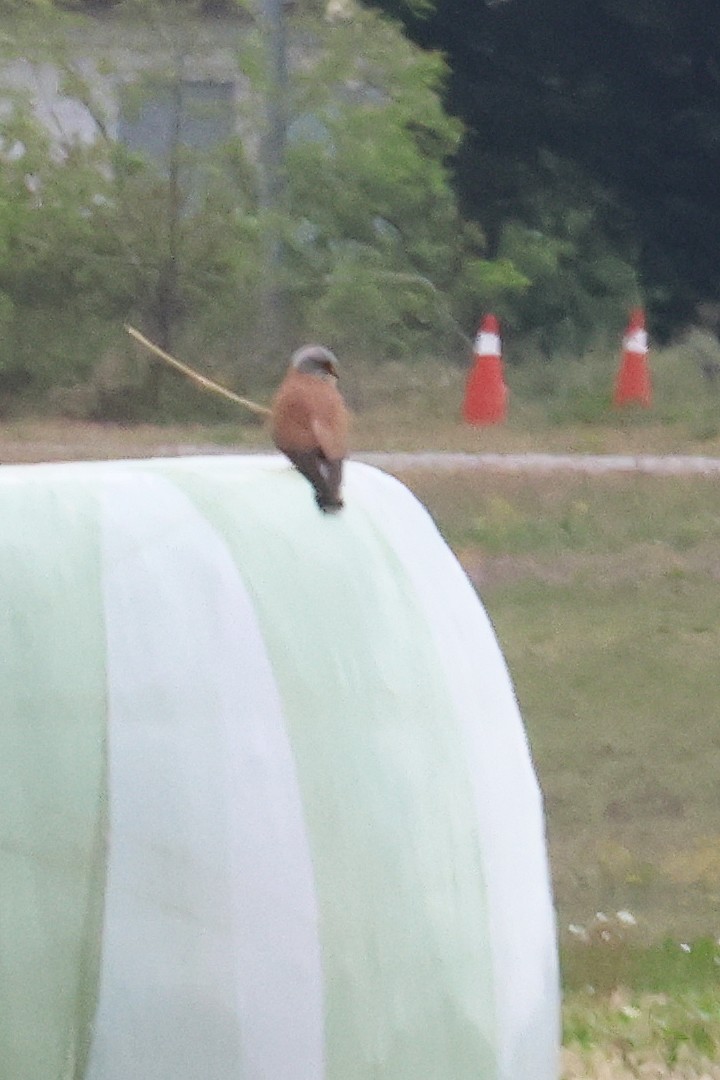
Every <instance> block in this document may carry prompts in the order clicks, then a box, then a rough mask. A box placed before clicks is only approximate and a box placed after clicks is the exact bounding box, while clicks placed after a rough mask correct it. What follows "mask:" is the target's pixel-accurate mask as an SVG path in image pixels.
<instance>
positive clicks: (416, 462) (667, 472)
mask: <svg viewBox="0 0 720 1080" xmlns="http://www.w3.org/2000/svg"><path fill="white" fill-rule="evenodd" d="M354 457H355V458H357V459H358V460H360V461H367V462H368V463H369V464H372V465H377V466H379V467H380V468H384V469H389V470H393V471H395V470H397V471H398V472H404V471H408V472H409V471H411V470H415V469H432V470H433V471H435V472H438V471H440V470H443V469H446V470H448V471H449V472H463V471H468V470H482V469H486V470H488V471H490V472H575V473H584V474H598V473H633V472H641V473H643V472H644V473H653V474H654V475H657V476H691V475H701V476H707V475H711V474H713V473H720V458H711V457H690V456H688V455H680V454H669V455H662V456H661V455H653V454H639V455H620V454H456V453H442V452H432V451H430V452H425V453H358V454H355V455H354Z"/></svg>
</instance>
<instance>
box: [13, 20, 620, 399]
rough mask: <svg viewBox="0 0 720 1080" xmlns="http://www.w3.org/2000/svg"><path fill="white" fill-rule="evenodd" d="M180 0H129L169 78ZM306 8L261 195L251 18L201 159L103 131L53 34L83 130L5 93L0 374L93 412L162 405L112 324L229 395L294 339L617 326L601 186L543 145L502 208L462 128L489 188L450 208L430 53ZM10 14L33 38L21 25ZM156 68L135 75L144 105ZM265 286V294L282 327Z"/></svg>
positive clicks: (566, 336)
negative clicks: (165, 61)
mask: <svg viewBox="0 0 720 1080" xmlns="http://www.w3.org/2000/svg"><path fill="white" fill-rule="evenodd" d="M510 3H511V0H508V5H509V4H510ZM76 6H79V5H76ZM186 6H188V5H184V4H181V3H178V4H174V5H173V4H167V5H165V8H164V9H163V10H161V11H159V10H158V9H157V8H155V9H153V12H152V13H150V12H149V9H148V8H147V7H145V6H143V9H142V12H141V14H140V16H139V17H140V18H143V19H145V20H146V25H147V28H148V36H149V37H150V39H151V40H153V35H154V36H155V38H154V39H156V40H157V42H158V43H159V44H160V43H161V44H162V45H163V48H166V51H168V50H169V53H168V54H169V55H170V56H171V61H172V62H171V63H170V67H169V69H168V71H166V72H165V73H164V75H165V78H166V80H167V82H168V85H171V86H172V85H173V84H174V85H175V86H176V88H177V89H178V92H179V91H180V90H181V84H180V82H179V75H178V72H179V71H180V70H181V67H182V65H179V64H178V63H177V61H178V58H179V57H182V55H183V54H184V53H188V54H192V51H193V48H194V42H195V37H196V27H195V24H193V22H192V19H190V21H188V19H189V18H190V17H189V16H188V15H187V14H186V13H183V17H182V18H180V19H178V18H177V10H176V9H177V8H184V7H186ZM318 6H319V5H316V4H314V3H312V2H308V3H307V4H305V5H303V4H299V5H296V7H295V9H294V14H293V15H292V24H291V31H292V40H293V41H294V42H297V43H299V44H298V45H297V47H296V49H295V50H294V52H293V56H294V57H295V60H294V63H293V65H292V67H291V79H290V83H289V86H288V88H287V95H286V99H285V100H284V101H283V108H284V110H285V111H286V118H287V122H288V128H287V130H288V144H287V150H286V154H285V171H284V182H283V184H282V185H280V187H279V188H278V190H279V191H280V192H281V197H280V198H278V199H275V200H273V201H271V202H268V200H267V198H265V197H264V193H266V191H267V176H265V177H263V173H262V168H261V164H262V161H261V157H260V158H258V155H257V154H255V153H254V152H251V149H249V148H252V147H253V146H254V145H256V144H257V143H258V142H259V143H262V136H263V125H264V123H265V119H266V115H267V114H266V109H265V108H264V101H265V100H266V98H267V94H268V85H267V65H266V64H265V62H264V59H263V58H264V55H265V51H266V47H267V40H266V37H265V36H264V33H263V30H264V28H263V23H262V20H259V21H256V22H255V23H252V22H248V23H247V26H246V28H245V31H244V33H243V34H242V42H243V44H242V48H241V51H240V54H239V55H238V61H237V62H238V68H239V70H240V71H242V72H243V74H244V76H245V77H246V79H247V80H248V81H249V87H250V89H249V92H248V93H247V94H246V95H245V98H244V103H243V106H242V107H243V109H244V116H243V124H242V131H243V138H242V139H241V138H240V137H239V136H232V137H231V138H229V139H228V140H227V141H226V142H225V143H224V144H223V145H221V146H217V147H215V148H214V149H213V150H212V151H205V152H203V154H202V155H201V156H200V157H199V155H198V152H197V150H193V149H191V148H190V147H188V146H187V145H186V143H185V140H184V138H183V129H182V124H181V123H178V125H177V127H176V129H175V133H174V135H175V137H174V138H173V139H171V141H170V143H169V145H168V148H167V152H166V156H165V159H164V160H160V161H155V162H153V161H151V160H149V159H148V158H146V157H144V156H143V155H141V154H136V153H131V152H130V151H129V150H128V149H127V147H125V146H123V145H122V144H121V143H118V142H116V141H114V140H113V139H111V138H109V137H108V135H107V132H108V124H107V122H106V118H105V117H104V115H103V109H102V104H101V97H102V95H98V94H97V86H95V85H93V83H92V81H90V82H88V80H87V79H86V78H81V77H80V73H79V70H78V68H77V66H76V64H75V62H74V58H73V51H72V49H71V50H70V51H67V50H66V51H65V53H64V55H62V56H61V55H60V53H59V51H58V49H57V47H55V48H53V49H52V50H51V52H52V57H51V58H52V62H53V63H54V64H56V65H59V66H60V67H61V69H62V70H63V72H64V75H65V86H66V90H67V92H68V93H70V94H72V96H73V97H75V98H76V99H78V98H79V99H80V100H84V101H85V102H86V104H87V106H88V108H89V110H90V113H91V114H92V115H93V117H94V118H95V124H96V132H95V134H96V138H95V139H94V141H93V142H83V141H79V140H76V139H72V140H67V141H65V142H64V144H59V143H58V140H57V133H56V134H55V135H51V134H50V133H49V132H48V131H47V130H46V129H45V128H44V127H43V126H42V125H41V124H40V123H39V122H38V121H37V120H36V119H35V118H34V115H33V111H32V108H31V103H30V102H29V101H25V100H23V98H22V96H21V95H17V96H16V98H15V100H14V102H13V108H12V109H9V108H6V109H5V110H4V111H3V112H2V113H0V152H1V153H2V158H3V167H2V171H1V172H0V342H1V345H0V390H1V389H3V388H4V389H5V391H6V393H7V392H9V391H12V390H17V389H19V388H21V387H23V386H27V387H29V388H30V389H31V390H32V392H33V393H34V394H36V393H37V391H38V390H50V389H52V388H53V387H58V386H60V387H62V386H73V385H83V384H86V383H87V382H88V380H90V381H92V383H93V386H94V394H93V396H92V398H91V401H90V405H89V406H88V407H91V408H94V409H96V410H99V411H100V412H104V413H106V414H107V413H108V412H112V411H113V410H117V409H118V408H122V409H128V408H136V407H140V408H142V409H143V410H148V409H150V410H152V409H154V408H157V404H158V385H157V382H156V379H155V378H153V377H152V376H150V377H146V376H145V375H144V374H143V373H142V372H136V371H134V370H133V369H132V365H131V364H130V363H129V359H130V357H131V356H132V355H133V353H132V349H128V348H127V347H126V346H125V345H122V344H121V342H122V340H123V335H122V329H121V328H122V324H123V322H124V321H132V322H135V323H136V324H138V325H140V326H141V327H142V328H143V329H144V330H145V331H146V332H148V333H150V334H151V335H152V336H154V337H155V338H157V339H158V340H159V341H160V342H161V343H162V344H164V345H165V346H166V347H169V348H175V349H177V350H178V351H180V352H182V353H183V355H184V356H186V357H187V358H188V359H190V360H193V359H197V358H199V357H201V356H202V357H203V362H204V363H206V364H211V365H214V366H215V369H216V374H218V375H221V376H222V377H224V378H227V379H229V381H230V382H232V383H233V384H234V385H236V386H239V387H241V388H245V389H249V388H253V387H254V386H257V385H261V384H262V382H263V380H269V379H272V378H275V377H276V374H277V370H278V365H282V364H283V363H284V356H285V355H286V353H285V350H286V348H287V347H289V346H290V345H291V344H296V343H297V342H299V341H301V340H303V339H306V338H308V337H312V338H315V339H322V340H324V341H326V342H328V344H330V345H331V346H333V347H334V348H336V349H338V350H339V351H340V352H341V353H342V354H344V355H350V356H356V357H362V358H365V359H368V360H374V361H381V360H383V359H389V358H392V359H404V360H408V361H409V360H411V359H412V358H413V357H415V356H419V355H436V356H439V357H442V358H450V359H455V360H460V361H463V360H465V359H466V357H467V351H468V340H469V337H470V335H472V332H473V329H474V326H475V323H476V321H477V318H478V316H479V314H480V313H481V312H483V311H485V310H487V309H488V308H492V309H494V310H495V311H496V312H497V313H498V314H499V315H500V316H501V317H502V318H503V319H504V320H505V321H506V323H508V324H509V325H511V326H512V327H514V328H515V329H516V331H517V334H518V335H521V336H523V337H524V340H525V343H526V346H527V343H528V342H532V343H533V346H534V351H535V352H538V353H539V354H541V355H543V356H546V357H548V356H551V355H554V354H555V353H557V352H558V351H563V350H564V351H566V352H568V351H578V350H581V349H582V348H583V347H584V346H585V345H586V344H587V343H588V341H589V340H591V339H592V338H594V337H595V336H597V334H598V333H600V332H602V331H603V330H609V331H612V332H613V333H616V332H617V330H618V329H619V327H620V325H621V324H622V321H623V320H624V317H625V311H626V308H627V306H628V304H630V303H633V302H634V301H635V300H636V298H637V282H636V275H635V263H636V255H637V252H636V250H635V248H634V240H632V239H631V240H626V239H622V241H621V238H622V230H621V229H619V228H618V229H616V230H615V232H616V233H617V235H616V236H614V235H613V227H612V222H613V217H614V215H615V214H616V212H617V206H616V205H615V203H614V202H613V199H612V197H611V196H610V195H609V194H608V192H607V190H606V189H605V188H604V187H603V186H602V185H601V184H600V183H599V182H598V181H596V180H594V179H591V178H590V177H589V176H588V174H587V173H585V172H583V171H582V170H581V169H580V168H579V167H577V166H572V165H570V164H569V163H568V162H567V161H565V160H564V159H562V158H560V157H558V156H557V155H555V154H553V153H551V152H549V151H544V152H543V153H542V154H540V155H538V166H539V168H540V174H539V177H538V174H537V173H534V174H533V175H532V176H531V175H530V174H529V172H528V173H527V174H526V176H525V186H524V188H523V189H522V190H520V189H521V188H522V185H517V184H516V187H515V189H512V187H511V185H510V184H508V186H507V188H506V189H505V190H506V191H507V193H508V198H509V193H510V192H511V190H512V191H513V200H514V201H513V202H512V204H511V203H510V202H508V205H507V206H506V208H505V211H504V212H503V211H502V210H501V209H498V192H499V191H500V190H501V189H503V184H502V176H501V175H500V174H498V175H493V174H492V169H491V168H490V163H491V161H492V160H499V159H498V157H497V147H496V146H494V147H492V148H490V147H489V146H488V148H485V149H483V150H482V151H481V150H480V148H479V147H477V144H476V143H475V144H474V145H475V148H476V150H477V152H478V158H479V160H478V163H477V171H478V175H480V174H483V175H485V186H484V190H486V191H487V192H488V193H494V200H493V199H490V198H489V197H488V203H487V207H486V210H487V213H484V214H483V213H480V212H479V210H480V209H481V207H480V206H479V203H480V202H481V199H480V198H478V201H477V204H473V205H470V204H471V202H472V200H468V198H467V191H466V192H465V195H466V198H465V213H463V210H462V208H461V205H460V203H459V200H458V197H457V195H456V192H455V188H454V184H453V175H452V171H451V166H452V163H453V161H455V159H456V155H457V154H458V152H460V154H461V158H460V160H461V161H462V162H464V163H465V168H466V169H467V154H468V145H470V144H471V143H472V139H473V138H475V134H476V133H475V134H473V133H472V132H471V133H470V143H469V142H468V134H467V129H465V128H464V127H463V125H462V124H461V122H460V121H458V120H457V119H454V118H453V117H452V116H451V115H449V114H448V112H446V111H445V109H444V107H443V100H442V94H443V90H444V87H445V85H446V78H447V69H446V67H445V64H444V63H443V61H442V60H441V59H440V57H439V55H438V54H437V53H435V52H432V51H428V50H421V49H420V48H418V47H417V46H415V45H413V44H411V43H410V42H409V40H407V39H406V38H405V37H404V36H403V34H402V33H401V31H400V29H399V28H398V26H397V25H395V24H392V23H390V22H388V21H387V20H385V19H383V18H381V17H380V16H379V15H378V14H377V13H374V12H372V11H371V10H363V9H360V8H357V7H355V6H354V5H352V3H347V2H346V3H344V4H342V5H339V6H337V5H336V6H337V11H338V14H337V17H335V18H333V19H328V18H327V17H326V12H325V6H324V5H322V6H321V8H320V10H314V8H317V7H318ZM41 7H42V5H40V6H38V7H37V8H36V10H35V13H34V14H33V15H32V17H31V18H30V20H29V21H28V16H27V15H25V17H24V18H23V19H20V20H19V22H18V24H17V25H18V33H17V35H16V37H15V40H14V43H12V44H11V46H10V47H9V48H8V46H7V45H6V51H7V53H8V55H15V56H17V55H25V56H27V57H28V58H29V59H31V60H32V59H37V58H39V57H38V45H37V42H38V41H39V40H40V41H42V40H43V38H45V39H46V40H48V41H49V40H50V38H51V37H52V39H53V41H54V42H56V43H57V42H58V41H59V40H61V39H63V32H64V31H63V29H62V27H61V30H60V32H59V31H58V28H57V27H55V28H54V29H53V32H52V34H51V33H50V32H49V31H48V33H47V34H45V35H43V33H42V32H40V33H38V30H39V28H41V27H42V26H43V25H48V26H50V23H48V24H44V23H43V22H42V20H44V19H47V18H49V15H48V13H47V12H42V11H41ZM425 8H426V14H427V13H428V12H430V11H431V8H430V5H429V4H428V5H425ZM173 10H175V15H174V16H173V17H172V18H171V17H170V13H171V12H172V11H173ZM137 17H138V16H137V15H136V16H135V18H137ZM412 17H413V18H414V15H413V16H412ZM83 18H84V19H85V20H87V19H97V16H89V15H87V14H86V15H84V16H83ZM288 18H290V16H288ZM408 18H409V19H410V15H408ZM123 25H124V24H123V22H122V21H119V22H117V23H113V24H112V26H111V28H110V31H109V32H110V33H113V34H116V33H118V32H122V26H123ZM413 25H422V26H424V27H425V28H427V27H428V25H429V24H428V23H425V22H424V23H422V24H420V23H417V24H413ZM28 26H30V27H31V29H32V31H33V33H32V35H31V37H32V41H33V42H34V44H33V45H29V44H27V42H26V41H25V42H24V41H23V32H24V31H25V30H26V29H27V27H28ZM82 29H83V22H82V21H81V22H80V25H79V33H80V38H79V39H78V37H77V36H76V38H75V40H76V41H77V40H82V36H81V35H82ZM75 33H76V35H77V33H78V30H77V29H75ZM31 50H32V51H31ZM45 59H47V57H45ZM158 74H159V75H162V74H163V72H156V73H155V74H154V81H153V82H151V83H150V84H149V85H148V87H146V89H145V91H144V90H143V87H142V86H140V87H139V95H138V97H137V104H138V105H141V104H142V99H143V93H152V92H153V88H155V89H156V85H157V84H156V80H157V78H158ZM173 81H174V83H173ZM9 100H10V98H9V95H8V99H7V101H9ZM463 155H464V156H463ZM493 155H495V157H494V158H493ZM469 209H470V210H473V213H472V214H471V213H469V212H468V211H469ZM269 251H271V254H273V255H274V257H273V258H272V259H270V261H269V260H268V252H269ZM269 265H270V267H271V269H272V273H273V275H274V278H275V280H273V281H268V266H269ZM269 294H270V295H274V296H275V298H276V299H277V296H278V295H279V296H281V298H282V310H283V311H284V313H285V329H286V331H287V340H282V338H283V335H282V334H278V333H277V326H276V319H277V313H278V307H277V304H276V305H274V306H268V303H267V297H268V295H269ZM270 346H272V348H270ZM278 350H279V351H278ZM525 351H527V348H526V350H525ZM268 353H270V356H268ZM99 356H101V357H103V358H104V361H103V363H102V364H98V357H99ZM258 361H261V362H260V363H259V362H258ZM151 370H152V371H156V370H157V369H155V368H153V369H151ZM132 389H134V390H135V391H136V393H134V394H133V393H130V390H132ZM115 391H120V393H117V392H115Z"/></svg>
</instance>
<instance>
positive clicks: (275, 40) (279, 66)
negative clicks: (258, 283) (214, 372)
mask: <svg viewBox="0 0 720 1080" xmlns="http://www.w3.org/2000/svg"><path fill="white" fill-rule="evenodd" d="M261 3H262V19H263V30H264V37H265V50H266V55H267V80H268V90H267V105H266V130H265V139H264V146H263V162H262V173H263V176H262V199H263V207H264V209H265V210H266V211H267V212H268V215H269V227H268V237H267V249H266V279H265V289H264V298H263V308H264V311H263V316H264V318H263V323H264V325H263V336H264V339H265V342H266V345H267V351H268V353H269V354H276V353H277V351H278V350H280V349H282V348H284V346H285V344H286V340H285V339H286V330H287V327H286V321H287V313H286V304H285V296H284V290H283V288H282V283H281V274H282V265H283V250H282V239H281V233H280V229H279V221H278V218H279V216H280V214H281V213H282V211H283V210H284V209H285V207H286V197H287V181H286V175H285V149H286V144H287V99H288V63H287V34H286V26H285V11H284V0H261Z"/></svg>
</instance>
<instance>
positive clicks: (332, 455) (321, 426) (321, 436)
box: [310, 416, 347, 461]
mask: <svg viewBox="0 0 720 1080" xmlns="http://www.w3.org/2000/svg"><path fill="white" fill-rule="evenodd" d="M338 421H339V422H336V423H333V424H331V423H329V422H328V421H327V420H325V419H322V418H320V417H318V416H314V417H312V419H311V421H310V426H311V428H312V433H313V435H314V436H315V438H316V439H317V444H318V446H319V447H320V449H321V450H322V452H323V454H324V455H325V457H326V458H327V459H328V461H339V460H340V459H341V458H344V457H345V453H346V451H347V425H346V423H345V422H344V418H340V417H339V418H338Z"/></svg>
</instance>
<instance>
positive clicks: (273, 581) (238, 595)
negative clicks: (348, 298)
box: [0, 457, 558, 1080]
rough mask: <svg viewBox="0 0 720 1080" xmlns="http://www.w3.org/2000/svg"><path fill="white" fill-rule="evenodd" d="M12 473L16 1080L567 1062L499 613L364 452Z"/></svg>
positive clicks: (183, 1079)
mask: <svg viewBox="0 0 720 1080" xmlns="http://www.w3.org/2000/svg"><path fill="white" fill-rule="evenodd" d="M345 498H346V509H345V510H344V511H343V512H342V513H341V514H339V515H337V516H335V517H330V516H325V515H322V514H320V513H319V512H318V511H317V508H316V507H315V504H314V502H313V499H312V492H311V490H310V488H309V486H308V485H307V483H306V482H305V481H304V480H303V479H302V477H300V476H299V474H297V473H295V472H294V471H293V470H291V469H289V468H288V467H287V466H286V465H285V464H284V463H283V462H282V461H280V460H279V459H268V458H238V457H226V458H220V457H217V458H211V459H202V458H190V459H177V460H167V461H151V462H116V463H108V464H77V465H55V466H18V467H5V468H3V469H0V589H1V596H2V602H1V605H0V1075H1V1076H2V1078H3V1080H5V1078H7V1080H553V1078H555V1077H556V1076H557V1041H558V985H557V963H556V950H555V927H554V919H553V911H552V904H551V896H550V888H549V883H548V872H547V861H546V853H545V838H544V823H543V814H542V805H541V800H540V795H539V792H538V788H537V783H536V780H535V776H534V772H533V769H532V764H531V760H530V755H529V752H528V747H527V743H526V739H525V735H524V732H523V727H522V723H521V720H520V717H519V714H518V710H517V705H516V702H515V698H514V695H513V692H512V687H511V684H510V681H509V678H508V675H507V672H506V669H505V665H504V663H503V659H502V656H501V654H500V651H499V649H498V646H497V642H496V640H495V637H494V634H493V632H492V629H491V627H490V625H489V622H488V620H487V618H486V616H485V614H484V611H483V609H482V606H481V604H480V603H479V601H478V600H477V598H476V597H475V595H474V593H473V590H472V589H471V587H470V585H469V583H468V582H467V580H466V578H465V576H464V574H463V572H462V570H461V569H460V567H459V566H458V564H457V562H456V561H455V559H454V557H453V556H452V554H451V553H450V551H449V550H448V548H447V547H446V546H445V544H444V543H443V541H442V540H441V538H440V537H439V535H438V533H437V531H436V529H435V527H434V525H433V524H432V522H431V520H430V519H429V517H428V515H427V514H426V513H425V511H424V510H423V509H422V507H420V505H419V504H418V503H417V502H416V500H415V499H414V498H413V497H412V496H411V495H410V493H409V492H407V490H406V489H405V488H403V487H402V485H400V484H399V483H398V482H397V481H395V480H393V479H391V478H390V477H387V476H385V475H383V474H382V473H379V472H377V471H376V470H373V469H370V468H367V467H364V466H361V465H356V464H351V465H350V466H349V468H348V470H347V477H346V484H345Z"/></svg>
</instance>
